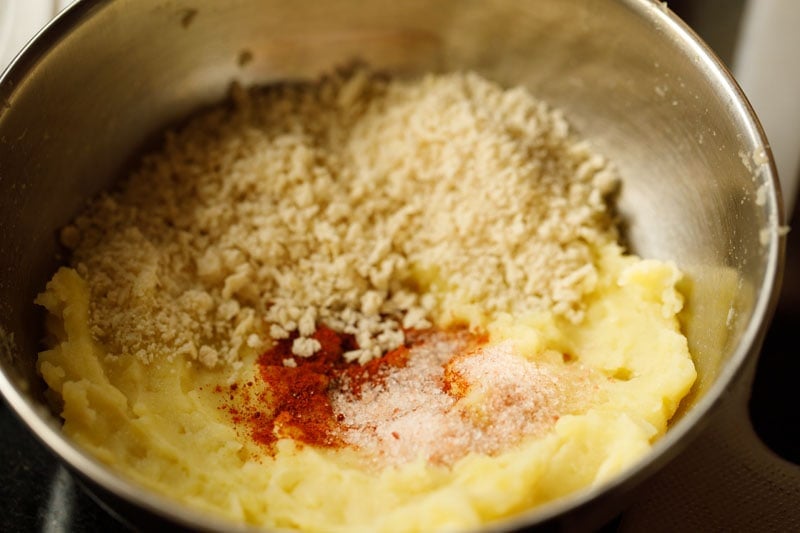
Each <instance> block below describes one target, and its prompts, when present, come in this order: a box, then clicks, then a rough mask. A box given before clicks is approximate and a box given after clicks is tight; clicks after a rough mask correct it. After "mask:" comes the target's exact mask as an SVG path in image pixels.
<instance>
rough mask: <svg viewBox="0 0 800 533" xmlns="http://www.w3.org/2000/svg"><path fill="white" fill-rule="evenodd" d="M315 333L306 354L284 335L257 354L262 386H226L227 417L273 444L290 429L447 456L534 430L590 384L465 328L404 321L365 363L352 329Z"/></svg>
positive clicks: (375, 456) (383, 449) (307, 439)
mask: <svg viewBox="0 0 800 533" xmlns="http://www.w3.org/2000/svg"><path fill="white" fill-rule="evenodd" d="M313 338H314V339H316V340H317V341H319V342H320V345H321V349H320V350H319V351H318V352H317V353H315V354H314V355H313V356H311V357H308V358H304V357H296V356H294V355H292V351H291V346H292V341H293V339H291V338H290V339H284V340H281V341H279V342H277V343H276V344H275V346H274V347H273V348H271V349H270V350H268V351H267V352H266V353H264V354H263V355H262V356H261V357H260V358H259V361H258V364H259V368H260V376H261V378H262V379H263V380H264V381H265V383H266V385H267V387H266V389H267V391H266V392H264V393H262V394H260V395H258V396H257V397H254V398H250V397H249V396H248V395H247V393H246V391H245V388H244V387H236V388H234V387H235V386H234V387H231V390H230V399H231V403H230V404H229V405H227V407H226V409H227V410H228V411H229V413H230V414H231V416H232V419H233V421H234V423H236V424H237V425H240V426H241V425H244V426H245V427H246V428H247V430H248V432H249V434H250V435H251V436H252V438H253V439H255V440H256V441H257V442H259V443H262V444H264V445H265V446H267V447H268V448H269V449H270V450H273V444H274V443H275V442H276V441H277V440H278V439H281V438H291V439H293V440H295V441H296V442H299V443H303V444H308V445H311V446H319V447H327V448H340V447H352V448H355V449H357V450H359V451H360V452H362V454H363V455H364V457H365V458H366V460H367V461H368V462H369V463H371V464H373V465H375V466H378V467H380V466H386V465H401V464H404V463H407V462H410V461H414V460H416V459H420V458H421V459H423V460H425V461H428V462H430V463H432V464H439V465H452V464H453V463H454V462H455V461H457V460H458V459H460V458H461V457H463V456H465V455H467V454H468V453H470V452H477V453H484V454H489V455H493V454H497V453H499V452H501V451H503V450H504V449H507V448H508V447H509V446H512V445H513V444H515V443H517V442H519V441H520V440H521V439H522V438H524V437H526V436H531V435H536V434H541V433H542V432H543V431H544V430H546V429H547V428H549V427H551V426H552V425H553V424H554V423H555V422H556V421H557V420H558V418H559V416H560V415H562V414H564V413H566V412H569V411H570V410H571V409H572V408H574V407H575V392H576V391H577V390H579V389H585V388H587V386H589V388H596V387H591V386H590V383H589V381H588V380H587V377H588V376H587V374H586V372H585V371H578V372H576V371H575V370H574V365H569V366H565V367H553V366H552V365H543V364H539V363H536V362H533V361H529V360H527V359H525V358H523V357H521V356H519V355H518V354H517V353H515V351H514V347H513V344H512V343H510V342H505V343H500V344H487V339H486V338H485V336H481V335H475V334H472V333H469V332H467V331H465V330H449V331H441V330H425V331H409V332H407V335H406V338H407V344H406V346H403V347H400V348H398V349H396V350H393V351H391V352H389V353H387V354H386V355H384V356H383V357H381V358H378V359H373V360H372V361H370V362H369V363H367V364H365V365H363V366H362V365H359V364H357V363H347V362H345V360H344V358H343V357H342V353H343V352H345V351H347V350H352V349H355V348H357V345H356V343H355V340H354V338H353V337H352V336H351V335H346V334H339V333H336V332H334V331H333V330H331V329H329V328H327V327H324V326H322V327H319V328H318V330H317V331H316V333H315V334H314V336H313ZM243 391H244V392H243ZM236 400H239V401H238V402H236ZM242 400H244V401H242ZM237 405H238V407H237Z"/></svg>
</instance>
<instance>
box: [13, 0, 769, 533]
mask: <svg viewBox="0 0 800 533" xmlns="http://www.w3.org/2000/svg"><path fill="white" fill-rule="evenodd" d="M354 58H359V59H361V60H364V61H366V62H367V63H369V64H371V65H373V66H375V67H377V68H380V69H385V70H388V71H390V72H393V73H395V74H397V75H401V76H402V75H411V74H414V73H418V72H422V71H428V70H435V71H444V70H452V69H473V70H475V71H477V72H479V73H482V74H484V75H485V76H487V77H490V78H493V79H495V80H497V81H499V82H500V83H503V84H505V85H517V84H523V85H525V86H527V87H528V88H530V90H531V91H532V92H533V93H534V94H535V95H536V96H538V97H540V98H542V99H545V100H548V101H550V102H551V103H552V104H553V105H554V106H557V107H560V108H562V109H563V110H565V112H566V113H567V115H568V117H569V119H570V120H571V122H572V123H573V124H574V126H575V128H576V130H577V131H578V132H579V133H580V135H582V136H584V137H586V138H588V139H589V140H590V141H591V142H592V143H593V144H594V145H595V146H596V148H597V149H598V150H600V151H601V152H603V153H605V154H607V155H608V156H609V157H610V158H611V159H612V160H613V161H614V162H615V164H616V165H617V167H618V168H619V171H620V173H621V175H622V176H623V180H624V184H623V187H622V190H621V193H620V196H619V203H618V210H619V214H620V216H621V219H622V220H623V225H624V228H625V237H626V240H627V243H628V244H629V246H630V248H631V249H632V250H633V251H635V252H636V253H638V254H640V255H642V256H645V257H656V258H665V259H672V260H674V261H675V262H676V263H677V264H678V265H679V266H680V267H681V268H682V269H683V270H684V272H686V274H687V280H688V281H687V282H686V283H685V285H684V287H683V288H684V290H685V292H686V294H687V297H688V299H687V306H686V310H685V312H684V314H683V316H682V320H683V326H684V330H685V332H686V334H687V336H688V339H689V345H690V349H691V351H692V353H693V355H694V357H695V360H696V364H697V369H698V373H699V379H698V382H697V385H696V386H695V387H694V389H693V391H692V393H691V394H690V396H689V398H687V400H686V401H685V402H684V404H683V405H682V407H681V409H680V411H679V414H678V416H677V418H676V420H675V422H674V423H673V424H672V427H671V429H670V430H669V431H668V433H667V435H666V436H665V437H664V438H663V439H662V440H660V441H659V442H658V443H657V444H656V446H655V449H654V450H653V452H652V453H651V454H649V455H648V456H647V457H646V459H645V460H644V461H642V462H641V463H639V464H638V465H637V466H636V467H635V468H633V469H632V470H630V471H629V472H627V473H626V474H625V475H624V476H622V477H620V478H619V479H617V480H615V481H613V482H611V483H608V484H606V485H603V486H599V487H593V488H590V489H587V490H585V491H583V492H580V493H577V494H575V495H573V496H571V497H568V498H565V499H563V500H559V501H556V502H553V503H551V504H548V505H546V506H544V507H541V508H539V509H535V510H532V511H530V512H529V513H526V514H524V515H521V516H518V517H515V518H513V519H510V520H509V521H507V522H504V523H502V524H500V526H502V527H520V526H524V525H532V524H538V525H556V526H566V527H589V526H592V525H596V524H598V523H600V522H602V521H603V520H606V519H607V518H608V517H609V516H610V515H611V514H612V513H615V512H617V511H618V510H619V509H620V507H621V506H622V505H624V503H625V502H626V501H627V500H628V498H629V497H630V493H631V489H633V487H635V486H636V485H637V484H638V483H639V482H640V481H641V480H643V479H644V478H645V477H647V476H649V475H652V474H653V473H654V472H655V470H656V469H657V468H659V467H661V466H663V465H664V464H665V463H666V462H667V460H668V459H670V458H671V457H673V456H674V455H675V454H676V453H677V452H678V451H679V450H680V449H682V448H683V446H684V445H685V444H686V443H687V440H688V438H689V437H690V436H691V435H693V434H695V433H697V432H698V431H699V429H700V428H701V427H702V425H703V422H704V421H706V420H708V418H709V417H710V416H713V412H714V411H713V407H714V405H715V404H716V403H718V402H719V401H720V400H721V399H723V398H724V397H725V396H726V395H729V392H730V391H731V390H732V387H734V386H735V384H736V383H738V382H739V381H741V378H742V376H743V375H744V374H746V369H747V368H748V367H749V366H752V363H753V361H754V359H755V356H756V354H757V352H758V350H759V347H760V343H761V338H762V335H763V332H764V328H765V323H766V322H767V321H768V318H769V315H770V312H771V308H772V305H773V302H774V297H775V294H776V289H777V286H778V284H779V277H780V265H781V262H782V256H783V239H782V237H781V235H780V223H781V217H782V215H781V211H780V204H781V203H780V201H779V200H780V198H779V191H778V186H777V180H776V176H775V169H774V165H773V163H772V159H771V156H770V153H769V149H768V146H767V144H766V141H765V138H764V134H763V132H762V131H761V129H760V127H759V125H758V122H757V120H756V119H755V117H754V115H753V112H752V110H751V109H750V107H749V105H748V104H747V102H746V101H745V99H744V97H743V96H742V94H741V92H740V91H739V89H738V88H737V87H736V85H735V83H734V82H733V81H732V79H731V77H730V75H729V74H728V73H727V72H726V70H725V69H724V67H723V66H722V65H721V64H720V63H719V61H718V60H716V59H715V58H714V56H713V55H712V54H711V53H710V52H709V50H708V49H707V48H706V47H705V46H704V45H703V44H702V43H700V42H699V40H698V39H697V37H696V36H695V35H694V34H693V33H692V32H691V31H690V30H689V29H688V28H687V27H686V26H685V25H683V24H682V23H681V22H680V21H679V20H678V19H676V18H675V17H674V16H673V15H672V14H671V13H670V12H668V10H667V9H666V7H665V6H664V5H662V3H660V2H656V1H649V0H616V1H615V0H536V1H535V0H529V1H520V0H492V1H474V0H463V1H455V0H447V1H437V2H431V1H427V0H424V1H423V0H406V1H403V2H393V1H370V2H364V1H355V0H340V1H336V2H324V3H322V2H316V1H313V0H299V1H292V2H286V1H283V0H231V1H228V2H218V1H217V0H115V1H111V0H84V1H81V2H78V3H77V4H76V5H74V6H73V7H72V8H71V9H69V10H68V11H67V12H65V13H63V14H62V15H61V16H59V17H58V19H57V20H56V21H55V22H53V23H52V24H51V25H50V27H48V28H47V29H46V30H45V31H44V32H42V33H41V34H40V35H39V36H38V37H37V38H36V39H35V40H34V41H33V42H32V43H31V44H30V45H29V46H28V47H27V49H26V50H25V51H24V52H23V53H22V54H21V55H20V56H19V57H18V58H17V59H16V61H15V62H14V64H13V65H12V66H11V67H10V68H9V69H8V70H7V71H6V72H5V74H4V76H3V79H2V82H1V83H0V98H1V99H2V103H3V106H2V109H0V272H2V278H1V279H0V339H2V342H0V346H2V348H0V351H1V352H2V354H0V355H1V357H0V359H1V360H2V373H0V389H2V392H3V395H4V396H5V398H6V400H7V401H8V403H9V404H10V406H11V407H12V409H13V410H14V411H16V413H17V414H18V415H19V417H20V418H21V419H22V420H23V421H24V422H25V423H26V424H27V425H28V427H29V428H30V429H31V431H33V432H34V433H35V434H36V435H37V436H38V438H39V439H41V441H42V442H44V443H45V444H46V445H47V446H48V447H49V448H50V449H51V450H52V451H53V452H54V453H55V454H56V455H58V456H59V457H60V458H61V459H63V461H64V462H65V463H66V464H67V465H68V466H69V467H70V468H71V470H72V471H73V472H75V473H77V474H78V476H79V477H80V479H82V480H83V482H84V483H85V484H86V485H88V486H89V487H90V489H91V490H92V491H93V492H94V493H95V494H97V495H98V496H99V498H100V499H101V500H102V501H104V502H106V503H107V504H108V505H110V506H111V507H113V509H114V510H115V511H116V512H118V513H120V514H121V515H124V516H125V517H126V518H127V519H128V520H131V521H133V522H134V523H136V524H138V525H146V524H148V523H150V522H149V521H151V520H156V521H168V522H171V523H173V524H181V525H183V526H186V527H189V528H192V529H206V528H212V529H213V528H217V529H224V530H234V529H236V528H237V527H239V528H241V527H240V526H236V525H231V524H226V523H216V522H214V521H211V520H209V519H207V518H206V517H200V516H198V515H196V514H193V513H192V512H191V511H190V510H187V509H186V508H184V507H181V506H178V505H177V504H175V503H173V502H171V501H166V500H164V499H162V498H160V497H158V496H156V495H154V494H152V493H149V492H146V491H144V490H142V489H141V488H139V487H137V486H134V485H132V484H130V483H128V482H127V481H125V480H124V479H121V478H119V477H118V476H117V475H115V474H114V473H113V472H112V471H110V470H108V469H107V468H106V467H104V466H103V465H101V464H100V463H98V462H97V461H95V460H94V459H92V458H91V457H88V456H87V455H85V454H84V453H83V452H82V451H81V450H80V449H79V448H77V447H76V446H75V444H74V443H72V442H70V441H69V440H67V439H65V438H64V436H62V434H61V432H60V431H59V423H58V420H57V418H56V417H55V416H54V415H52V414H51V413H50V412H49V411H48V410H47V408H46V407H45V402H44V400H43V396H42V392H43V384H42V382H41V380H40V379H39V378H38V377H37V375H36V372H35V369H34V361H35V357H36V352H37V350H38V349H39V348H40V339H41V337H42V325H41V323H42V316H41V314H40V312H39V311H38V310H37V309H36V308H35V307H34V305H33V304H32V301H33V299H34V296H35V295H36V294H37V293H38V292H39V291H40V290H42V289H43V287H44V285H45V282H46V280H47V279H48V278H49V276H50V275H51V274H52V273H53V272H54V270H55V269H56V267H57V265H58V264H59V263H60V262H61V261H62V259H63V258H62V256H61V250H60V249H59V247H58V245H57V239H56V234H57V230H58V228H59V227H61V226H62V225H64V224H65V223H67V222H68V221H69V220H70V219H71V217H73V216H74V215H75V214H76V213H77V212H78V211H79V210H80V209H81V207H82V206H83V205H84V203H85V201H86V199H87V198H89V197H92V196H93V195H95V194H96V193H98V192H99V191H101V190H103V189H106V188H108V187H109V186H110V185H111V183H112V182H113V181H114V180H115V179H117V178H118V177H120V176H121V175H124V173H125V170H126V168H127V167H128V166H129V165H130V163H131V161H132V160H133V159H134V158H135V157H136V155H137V154H139V153H140V152H141V150H142V148H143V147H145V146H147V145H148V144H149V143H151V141H152V139H153V138H154V135H155V134H156V132H158V131H159V130H160V129H161V128H163V127H165V126H167V125H170V124H174V123H175V122H176V121H179V120H180V119H182V118H185V117H186V116H187V114H189V113H190V112H191V111H193V110H196V109H198V108H199V107H202V106H204V105H207V104H209V103H211V102H213V101H215V100H217V99H219V98H221V97H222V96H223V95H224V93H225V92H226V89H227V87H228V85H229V83H230V82H231V80H234V79H237V80H240V81H242V82H244V83H248V84H249V83H269V82H271V81H275V80H284V79H298V78H310V77H315V76H317V75H319V74H320V73H321V72H323V71H326V70H330V69H331V68H332V67H334V66H336V65H339V64H342V63H347V62H349V61H351V60H352V59H354Z"/></svg>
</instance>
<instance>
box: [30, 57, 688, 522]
mask: <svg viewBox="0 0 800 533" xmlns="http://www.w3.org/2000/svg"><path fill="white" fill-rule="evenodd" d="M617 183H618V178H617V176H616V174H615V172H614V170H613V168H612V167H611V165H609V164H608V162H607V161H606V160H605V159H604V158H603V157H601V156H600V155H598V154H596V153H594V152H593V151H592V150H591V148H590V147H589V146H588V144H587V143H585V142H582V141H580V140H579V139H577V138H576V136H575V134H574V133H573V132H571V131H570V128H569V126H568V124H567V122H566V120H565V119H564V117H563V116H562V114H561V113H560V112H558V111H557V110H553V109H551V108H550V107H548V106H547V105H546V104H544V103H543V102H540V101H538V100H536V99H535V98H533V97H532V96H531V95H530V94H529V93H528V92H527V91H526V90H524V89H521V88H515V89H503V88H501V87H499V86H498V85H496V84H494V83H492V82H490V81H487V80H485V79H483V78H481V77H480V76H478V75H476V74H473V73H451V74H441V75H427V76H424V77H422V78H418V79H412V80H394V79H390V78H387V77H385V76H381V75H378V74H374V73H372V72H370V71H368V70H366V69H361V68H357V69H351V70H347V71H341V72H338V73H336V74H333V75H330V76H328V77H325V78H322V79H320V80H317V81H315V82H308V83H295V84H280V85H275V86H270V87H265V88H255V89H249V90H245V89H242V88H240V87H238V86H233V87H232V89H231V95H230V98H229V100H228V101H226V102H224V103H222V104H220V105H219V106H217V107H216V108H214V109H211V110H209V111H206V112H204V113H202V114H200V115H198V116H197V117H195V118H194V119H192V120H191V121H190V122H189V123H188V124H186V125H185V126H184V127H182V128H180V129H179V130H176V131H170V132H167V133H166V134H165V138H164V142H163V146H162V147H161V148H160V149H159V150H158V151H157V152H154V153H152V154H149V155H147V156H145V157H144V158H143V160H142V162H141V164H140V166H139V167H138V168H137V170H136V171H135V172H134V173H133V174H132V175H131V176H129V177H128V178H127V179H126V180H124V181H123V182H122V183H121V184H120V186H119V187H118V188H117V189H116V190H114V191H112V192H109V193H107V194H105V195H103V196H101V197H100V198H98V199H96V200H94V201H93V202H92V203H91V204H90V205H89V206H88V207H87V209H86V210H85V211H84V212H83V213H82V214H80V215H79V216H78V217H77V218H76V219H75V220H74V221H73V223H71V224H70V225H68V226H66V227H65V228H63V230H62V232H61V240H62V243H63V244H64V245H65V246H66V247H67V248H69V249H70V251H71V259H70V264H69V266H65V267H62V268H61V269H60V270H59V271H58V272H57V273H56V274H55V275H54V276H53V278H52V280H51V281H50V282H49V284H48V285H47V289H46V290H45V291H44V292H43V293H42V294H41V295H39V297H38V299H37V303H38V304H40V305H42V306H44V307H45V308H46V309H47V311H48V318H47V329H48V332H49V338H48V346H49V348H48V349H47V350H45V351H43V352H41V353H40V356H39V371H40V373H41V374H42V376H43V377H44V379H45V381H46V382H47V385H48V386H49V389H50V391H49V394H51V397H52V399H53V402H54V404H55V405H57V406H58V409H59V410H60V413H61V416H62V417H63V419H64V431H65V433H66V434H67V435H68V436H69V437H71V438H72V439H74V440H75V441H76V442H78V443H79V444H80V445H82V446H83V447H84V448H86V449H87V450H89V451H90V452H91V453H92V454H94V455H95V456H96V457H97V458H98V459H100V460H101V461H103V462H104V463H107V464H108V465H110V466H111V467H112V468H114V469H115V470H117V471H118V472H119V473H120V474H121V475H123V476H125V477H127V478H129V479H132V480H134V481H135V482H137V483H139V484H141V485H144V486H146V487H149V488H151V489H153V490H154V491H156V492H159V493H162V494H164V495H166V496H168V497H170V498H174V499H176V500H178V501H180V502H182V503H184V504H186V505H188V506H190V507H192V508H194V509H197V510H199V511H201V512H205V513H209V514H212V515H216V516H221V517H225V518H229V519H232V520H234V521H238V522H245V523H251V524H258V525H262V526H265V527H285V528H296V529H300V530H308V531H318V530H326V531H336V530H341V531H353V530H363V531H376V530H377V531H429V530H435V529H451V528H466V527H470V526H475V525H479V524H482V523H486V522H490V521H492V520H496V519H500V518H503V517H507V516H510V515H513V514H515V513H518V512H521V511H524V510H528V509H530V508H532V507H534V506H536V505H539V504H541V503H544V502H547V501H551V500H553V499H555V498H559V497H562V496H565V495H568V494H570V493H572V492H575V491H578V490H580V489H584V488H587V487H590V486H592V485H595V484H598V483H602V482H604V481H605V480H608V479H610V478H611V477H613V476H615V475H616V474H618V473H619V472H621V471H622V470H624V469H625V468H626V467H628V466H630V465H632V464H634V463H635V462H636V461H637V460H638V459H639V458H640V457H642V456H643V455H644V454H645V453H647V451H648V450H649V449H650V447H651V445H652V443H653V442H654V441H655V440H656V439H657V438H658V437H660V436H661V435H663V433H664V432H665V431H666V428H667V424H668V421H669V419H670V418H671V417H672V415H673V414H674V413H675V410H676V409H677V406H678V403H679V402H680V400H681V398H682V397H683V396H684V395H685V394H686V393H687V392H688V391H689V388H690V387H691V385H692V383H693V381H694V379H695V370H694V366H693V364H692V360H691V357H690V355H689V353H688V349H687V343H686V339H685V337H684V336H683V335H682V334H681V332H680V328H679V324H678V320H677V318H676V315H677V313H678V312H679V311H680V309H681V307H682V297H681V295H680V294H679V293H678V292H677V290H676V288H675V285H676V283H677V281H678V280H679V279H680V273H679V271H678V270H677V269H676V268H675V267H674V266H673V265H671V264H668V263H664V262H659V261H653V260H642V259H639V258H637V257H635V256H631V255H626V254H625V253H624V251H623V249H622V248H621V247H620V245H619V244H617V236H616V231H615V228H614V224H613V219H612V215H611V212H610V209H609V206H608V202H607V199H608V197H609V195H610V194H611V193H612V192H613V191H614V189H615V187H616V185H617Z"/></svg>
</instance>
